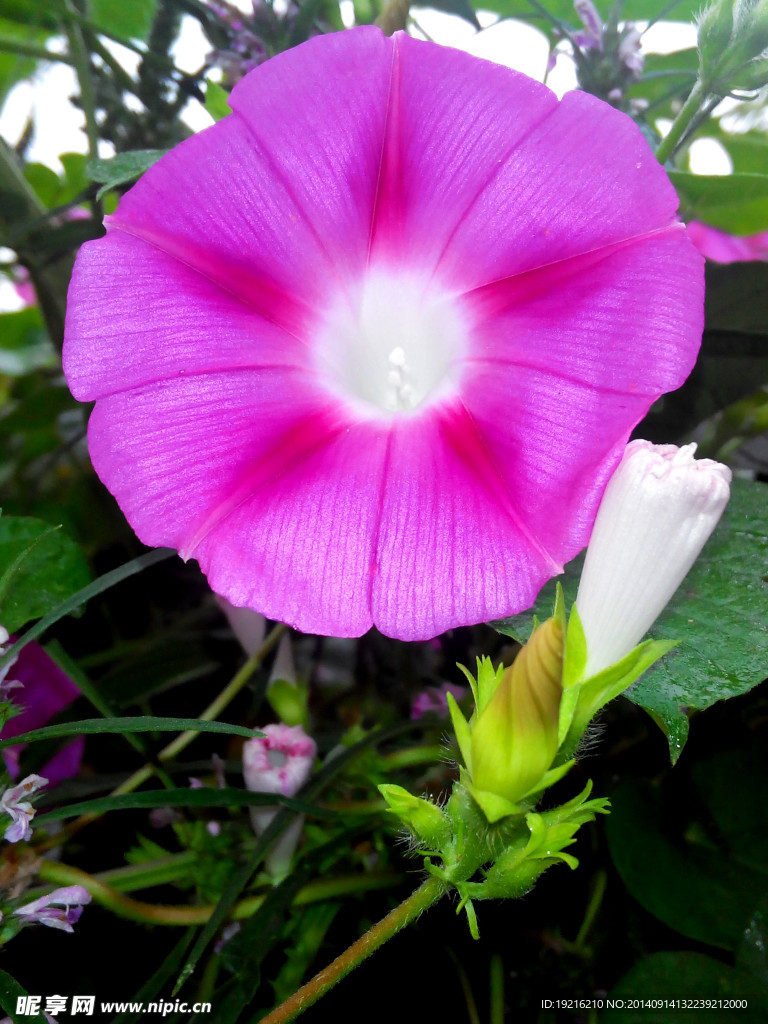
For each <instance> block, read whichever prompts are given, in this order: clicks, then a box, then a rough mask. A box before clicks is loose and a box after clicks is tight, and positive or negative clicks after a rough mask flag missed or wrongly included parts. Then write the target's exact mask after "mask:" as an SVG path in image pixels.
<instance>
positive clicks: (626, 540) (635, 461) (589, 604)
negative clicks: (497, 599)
mask: <svg viewBox="0 0 768 1024" xmlns="http://www.w3.org/2000/svg"><path fill="white" fill-rule="evenodd" d="M695 451H696V445H695V444H689V445H686V446H685V447H684V448H678V447H677V446H676V445H654V444H651V443H650V442H649V441H632V442H630V443H629V444H628V445H627V448H626V451H625V452H624V457H623V459H622V461H621V463H620V464H619V467H618V469H617V470H616V472H615V473H614V475H613V477H612V478H611V480H610V482H609V484H608V487H607V488H606V491H605V494H604V496H603V500H602V503H601V505H600V509H599V511H598V514H597V519H596V521H595V527H594V530H593V531H592V538H591V540H590V542H589V547H588V548H587V557H586V560H585V562H584V571H583V572H582V576H581V583H580V585H579V592H578V595H577V597H576V605H577V607H578V610H579V616H580V618H581V622H582V625H583V627H584V635H585V637H586V641H587V665H586V670H585V678H589V677H590V676H594V675H596V674H597V673H598V672H602V670H603V669H605V668H608V667H609V666H610V665H613V664H615V663H616V662H617V661H620V660H621V658H623V657H624V656H625V655H626V654H628V653H629V652H630V651H631V650H632V648H633V647H635V646H636V645H637V644H638V643H639V642H640V640H641V639H642V638H643V636H644V635H645V633H646V632H647V631H648V630H649V629H650V627H651V626H652V625H653V623H654V622H655V620H656V619H657V617H658V616H659V615H660V613H661V612H662V610H663V609H664V607H665V606H666V604H667V603H668V602H669V600H670V598H671V597H672V595H673V594H674V593H675V591H676V590H677V588H678V587H679V586H680V584H681V583H682V581H683V579H684V578H685V576H686V574H687V572H688V570H689V569H690V568H691V566H692V565H693V563H694V562H695V561H696V558H697V557H698V555H699V552H700V551H701V549H702V548H703V547H704V544H705V543H706V541H707V539H708V538H709V536H710V534H711V533H712V531H713V530H714V528H715V526H716V525H717V522H718V520H719V519H720V516H721V515H722V513H723V509H724V508H725V506H726V504H727V502H728V498H729V496H730V489H729V484H730V482H731V471H730V470H729V469H728V468H727V467H726V466H723V465H721V464H720V463H719V462H713V461H712V460H711V459H700V460H699V461H698V462H697V461H696V460H695V459H694V457H693V456H694V452H695Z"/></svg>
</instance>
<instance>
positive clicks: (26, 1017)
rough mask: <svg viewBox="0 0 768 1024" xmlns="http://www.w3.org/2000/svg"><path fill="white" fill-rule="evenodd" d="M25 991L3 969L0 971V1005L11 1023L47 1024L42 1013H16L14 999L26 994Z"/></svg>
mask: <svg viewBox="0 0 768 1024" xmlns="http://www.w3.org/2000/svg"><path fill="white" fill-rule="evenodd" d="M26 995H27V991H26V989H23V988H22V987H21V985H20V984H19V983H18V981H16V979H15V978H12V977H11V976H10V974H6V973H5V971H0V1006H2V1008H3V1010H5V1012H6V1013H7V1014H8V1015H9V1016H10V1018H11V1020H12V1021H13V1024H25V1022H26V1021H29V1022H30V1024H48V1022H47V1020H46V1017H45V1014H44V1013H34V1014H23V1015H22V1016H19V1015H18V1014H17V1013H16V1000H17V999H18V998H19V997H20V996H26Z"/></svg>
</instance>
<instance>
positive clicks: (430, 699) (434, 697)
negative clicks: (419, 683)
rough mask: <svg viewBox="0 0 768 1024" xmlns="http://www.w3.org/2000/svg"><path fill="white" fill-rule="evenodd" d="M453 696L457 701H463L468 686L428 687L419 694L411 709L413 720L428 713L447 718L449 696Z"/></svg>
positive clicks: (443, 685)
mask: <svg viewBox="0 0 768 1024" xmlns="http://www.w3.org/2000/svg"><path fill="white" fill-rule="evenodd" d="M449 693H450V694H452V696H453V697H455V698H456V700H457V701H462V700H463V699H464V698H465V697H466V695H467V688H466V686H457V685H456V683H443V684H442V685H441V686H427V687H426V688H425V689H424V690H422V691H421V693H419V694H417V695H416V697H415V699H414V701H413V706H412V707H411V718H421V716H422V715H424V714H426V713H427V712H432V714H435V715H441V716H447V714H448V694H449Z"/></svg>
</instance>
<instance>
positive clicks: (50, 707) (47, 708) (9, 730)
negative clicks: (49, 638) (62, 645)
mask: <svg viewBox="0 0 768 1024" xmlns="http://www.w3.org/2000/svg"><path fill="white" fill-rule="evenodd" d="M3 633H4V634H5V640H7V639H8V634H7V633H6V632H5V630H3ZM2 642H4V641H3V639H2V637H1V636H0V643H2ZM12 675H13V680H12V681H10V680H2V686H4V687H5V690H4V691H3V693H4V695H5V694H7V693H8V692H9V690H11V689H15V687H16V686H19V687H23V689H21V690H19V691H18V692H14V693H12V694H11V696H12V699H13V700H14V702H15V703H17V704H19V705H21V706H22V708H23V710H22V711H21V713H20V714H18V715H15V716H14V717H13V718H10V719H8V721H7V722H6V723H5V725H4V726H3V727H2V730H1V731H0V738H2V739H4V740H7V739H12V738H13V737H14V736H20V735H21V734H22V733H25V732H31V731H32V730H33V729H40V728H42V726H44V725H45V724H46V723H47V722H48V721H49V719H51V718H53V716H54V715H57V714H58V713H59V712H60V711H63V710H64V708H66V707H68V706H69V705H70V704H71V703H72V701H73V700H75V698H77V697H79V696H80V691H79V690H78V688H77V687H76V686H75V684H74V683H73V682H72V680H71V679H70V678H69V676H68V675H67V674H66V672H64V671H63V670H62V669H60V668H59V666H58V665H57V664H56V662H55V661H54V660H53V659H52V658H51V657H50V656H49V655H48V654H46V652H45V651H44V650H43V648H42V647H41V646H40V645H39V644H36V643H34V642H33V643H30V644H27V646H26V647H24V648H22V650H21V652H20V654H19V656H18V658H17V659H16V660H15V661H14V662H13V666H12ZM4 699H7V696H4ZM24 746H25V744H19V745H18V746H13V747H6V748H5V749H4V750H3V752H2V753H3V758H4V760H5V765H6V768H7V769H8V772H9V773H10V776H11V778H12V779H15V778H17V776H18V774H19V758H20V757H21V754H22V751H23V750H24ZM84 748H85V737H84V736H78V737H77V738H76V739H74V740H72V742H71V743H67V744H66V746H64V747H62V749H61V750H59V751H58V752H57V753H56V754H54V756H53V757H52V758H51V760H50V761H48V763H47V764H46V765H44V766H43V768H42V769H41V771H42V772H43V773H44V775H45V777H46V778H47V779H49V780H50V783H51V785H53V786H55V785H56V784H57V783H59V782H61V781H62V780H63V779H69V778H71V777H72V776H74V775H77V773H78V771H79V770H80V762H81V760H82V757H83V750H84Z"/></svg>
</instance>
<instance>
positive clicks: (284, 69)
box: [112, 28, 392, 326]
mask: <svg viewBox="0 0 768 1024" xmlns="http://www.w3.org/2000/svg"><path fill="white" fill-rule="evenodd" d="M391 65H392V42H391V40H388V39H386V38H385V37H384V36H383V35H382V34H381V32H379V31H378V29H373V28H371V29H366V30H362V31H357V32H355V33H352V34H351V37H350V35H348V34H347V33H340V34H339V35H335V36H334V35H332V36H323V37H322V38H318V39H312V40H310V41H309V42H307V43H306V44H304V45H303V46H302V47H301V48H300V49H292V50H288V51H286V52H285V53H282V54H280V55H279V56H277V57H275V58H274V59H273V60H271V61H269V62H268V63H267V64H264V65H263V66H262V67H260V68H259V69H258V73H257V74H256V75H255V76H251V77H247V78H245V79H244V80H243V81H242V82H241V83H240V84H239V85H238V86H237V88H236V89H235V90H234V91H233V93H232V97H231V105H232V108H233V110H234V114H233V115H232V116H231V117H227V118H225V119H224V120H223V121H220V122H219V123H218V124H216V125H213V126H212V127H211V128H209V129H207V130H206V131H203V132H200V133H199V134H198V135H195V136H193V137H192V138H191V139H187V140H186V141H185V142H182V143H181V144H180V145H179V146H177V147H176V148H175V149H173V150H172V151H171V152H170V153H168V154H167V155H166V156H165V157H164V158H163V159H162V160H161V161H159V162H158V163H157V164H155V165H154V166H153V167H151V168H150V169H149V170H148V171H147V173H146V174H145V175H144V176H143V178H142V179H141V180H140V181H139V182H138V184H137V185H136V186H134V188H133V189H131V191H130V192H128V193H127V195H126V196H125V197H124V198H123V199H122V201H121V203H120V206H119V207H118V210H117V213H116V214H115V215H114V217H113V218H112V223H113V224H114V225H118V226H120V227H122V228H123V229H124V230H126V231H131V232H133V233H135V234H138V235H139V236H140V237H142V238H145V239H147V240H151V241H154V242H155V243H156V244H158V245H160V246H161V247H162V248H164V249H166V251H168V252H172V253H173V255H175V256H177V258H179V259H181V260H182V261H183V262H185V263H187V264H189V265H190V266H192V267H195V268H198V269H201V270H202V271H203V272H204V273H205V274H206V275H207V276H209V277H211V278H212V279H214V280H216V281H217V282H218V283H220V284H222V285H224V286H226V287H228V288H229V289H230V290H232V291H235V292H236V293H237V294H238V295H240V296H241V297H243V298H245V299H249V300H250V301H251V302H252V303H253V304H254V305H255V306H256V308H259V309H262V311H263V312H265V314H266V315H270V311H271V307H272V306H273V305H277V306H280V305H281V303H282V302H283V300H285V299H287V298H288V297H289V296H290V297H292V298H295V296H302V298H303V300H304V301H305V302H306V303H307V304H308V305H312V304H315V305H318V306H322V305H323V304H324V303H325V302H326V300H327V294H328V289H329V287H332V286H338V285H339V284H340V283H343V282H344V281H345V280H348V279H349V278H350V276H351V277H357V276H359V273H360V272H361V271H362V269H363V268H364V266H365V262H366V259H367V255H368V243H369V237H370V225H371V216H372V211H373V203H374V199H375V194H376V183H377V180H378V168H379V164H380V162H381V143H382V138H383V131H384V119H385V117H386V110H387V95H388V91H389V83H390V76H391ZM310 97H322V99H321V101H318V102H308V98H310ZM180 183H183V187H180ZM275 319H277V322H282V321H281V320H280V319H279V318H276V317H275ZM288 326H290V325H288Z"/></svg>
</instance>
